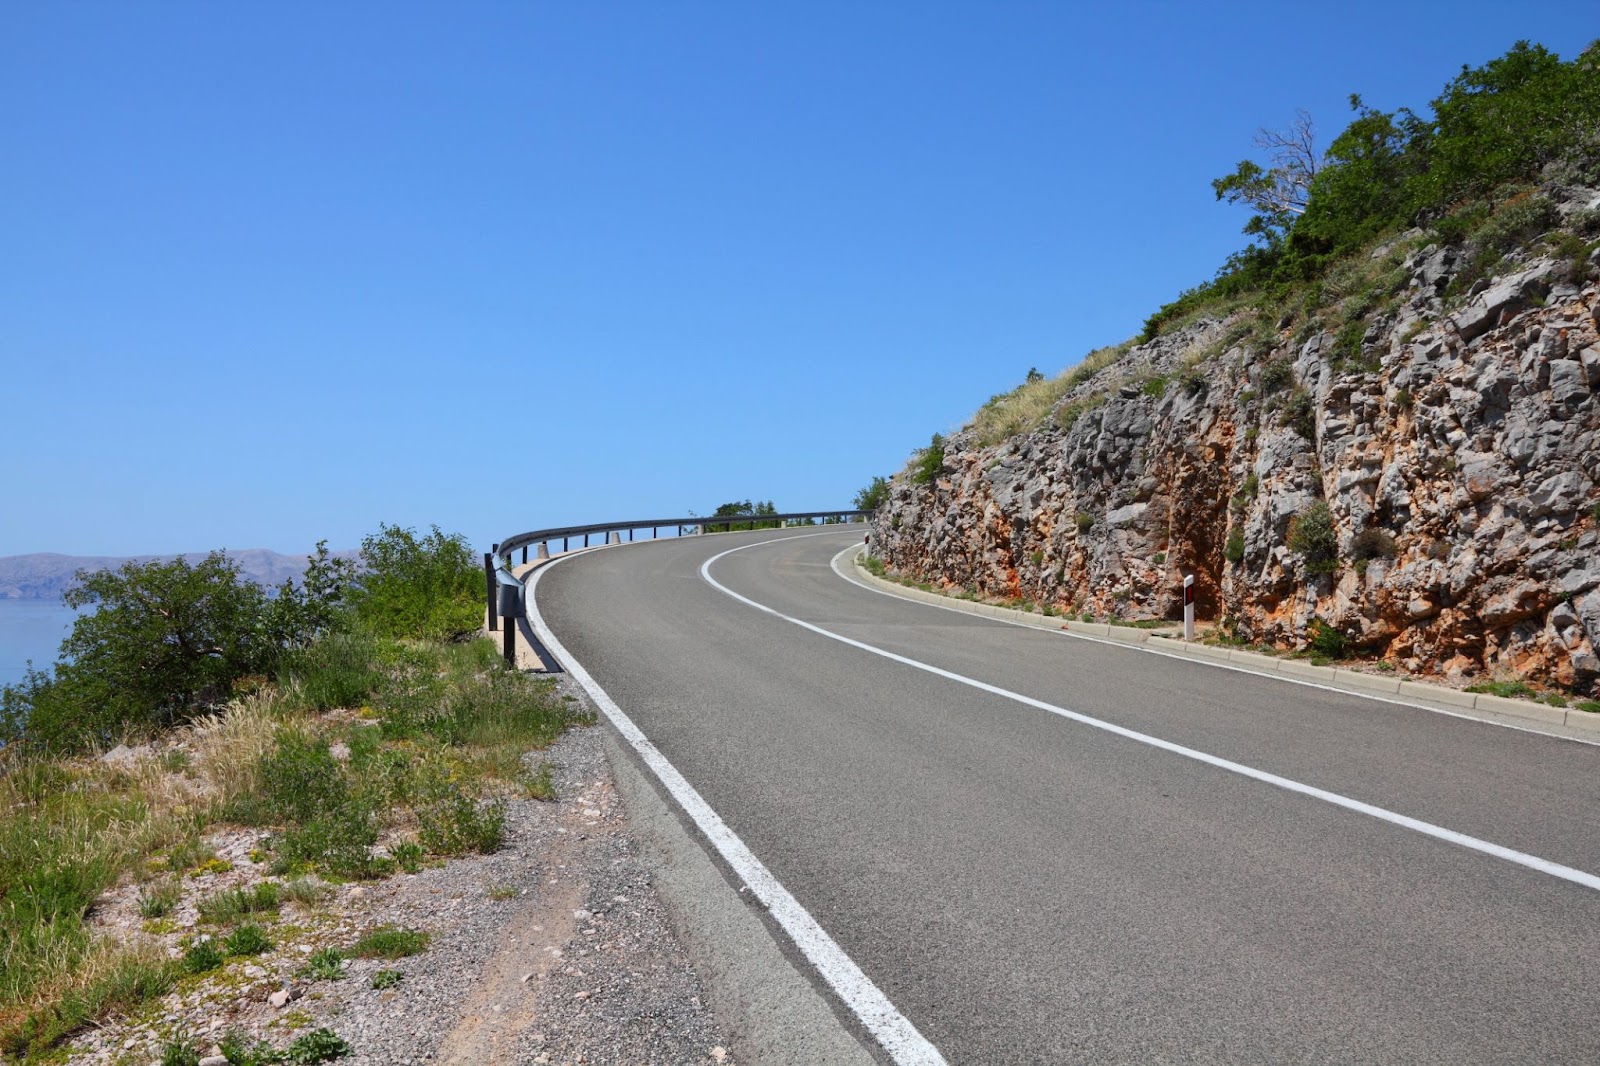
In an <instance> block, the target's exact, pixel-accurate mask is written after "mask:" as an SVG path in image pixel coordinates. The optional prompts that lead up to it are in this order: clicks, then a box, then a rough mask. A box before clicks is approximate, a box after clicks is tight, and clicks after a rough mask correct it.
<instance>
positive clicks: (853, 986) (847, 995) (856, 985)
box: [525, 530, 946, 1066]
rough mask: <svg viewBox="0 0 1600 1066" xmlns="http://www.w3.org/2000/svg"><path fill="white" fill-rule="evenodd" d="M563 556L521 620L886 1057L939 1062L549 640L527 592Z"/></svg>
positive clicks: (927, 1065)
mask: <svg viewBox="0 0 1600 1066" xmlns="http://www.w3.org/2000/svg"><path fill="white" fill-rule="evenodd" d="M836 532H837V531H834V530H830V531H829V532H828V533H806V534H802V535H801V536H798V537H786V538H782V539H785V540H801V539H804V538H805V537H821V536H831V535H834V534H835V533H836ZM747 546H748V545H747ZM724 554H726V553H724ZM565 558H566V557H558V558H556V559H555V560H553V561H551V562H550V563H547V564H546V565H544V566H542V567H540V568H539V569H538V570H535V571H534V572H533V575H532V576H531V577H530V578H529V579H528V583H527V593H526V597H525V598H526V601H527V609H528V620H529V621H530V622H532V623H533V629H534V632H535V633H537V634H538V635H539V639H540V640H541V641H542V642H543V643H544V645H545V647H546V648H548V649H549V650H550V651H551V652H552V653H553V654H554V655H555V656H556V657H557V658H558V659H560V660H561V661H562V663H563V664H564V665H565V666H566V668H567V669H568V671H570V672H571V674H572V676H573V677H574V678H575V679H576V680H577V681H578V683H579V684H580V685H582V686H583V688H584V690H585V691H586V692H588V693H589V697H590V698H591V699H593V700H594V702H595V704H596V705H597V706H598V707H599V708H600V710H601V711H602V712H603V713H604V714H605V716H606V718H607V719H608V720H609V721H610V722H611V724H612V725H613V726H615V727H616V730H617V732H618V733H620V734H622V737H623V739H625V740H626V741H627V742H628V743H629V744H631V745H632V746H633V750H634V751H636V752H638V753H639V757H640V758H642V759H643V760H644V763H645V765H646V766H648V767H650V769H651V771H652V772H653V773H654V774H655V775H656V777H657V778H658V779H659V780H660V781H661V784H662V785H663V786H665V787H666V789H667V791H668V792H669V793H671V794H672V798H673V799H675V800H677V801H678V803H679V805H680V806H682V807H683V809H684V811H685V813H687V814H688V815H689V817H690V818H691V819H693V820H694V824H695V826H696V827H698V828H699V830H700V832H702V833H704V834H705V836H706V839H707V840H709V841H710V842H711V846H712V847H714V848H716V849H717V854H719V855H721V856H722V858H723V861H725V862H726V863H727V864H728V866H729V867H730V868H731V869H732V870H733V871H734V873H736V874H738V875H739V877H740V879H741V880H743V881H744V883H745V884H746V885H748V886H749V887H750V891H752V892H754V893H755V895H756V898H757V899H759V900H760V901H761V902H762V904H763V905H765V906H766V908H767V911H768V913H770V914H771V915H772V917H773V919H774V920H775V921H777V923H778V925H779V926H781V927H782V928H783V931H784V932H785V933H787V934H789V938H790V939H791V940H793V941H794V944H795V947H797V948H799V949H800V953H801V954H802V955H804V956H805V957H806V960H807V961H809V962H810V963H811V965H812V966H814V967H816V969H817V973H818V974H820V975H821V977H822V979H823V980H824V981H826V982H827V983H828V987H829V988H831V989H833V991H834V994H836V995H837V996H838V997H839V998H840V1000H842V1001H843V1002H844V1004H845V1005H846V1006H847V1007H849V1008H850V1010H851V1011H852V1012H854V1014H855V1016H856V1017H857V1018H859V1019H861V1024H862V1025H864V1026H866V1028H867V1031H868V1032H870V1033H871V1034H872V1036H873V1038H874V1039H876V1040H877V1041H878V1043H879V1044H881V1045H882V1046H883V1049H884V1050H885V1051H887V1052H888V1053H889V1057H890V1058H892V1059H893V1060H894V1061H895V1062H896V1063H898V1064H900V1066H946V1063H945V1058H944V1056H943V1055H941V1054H939V1049H938V1048H936V1047H934V1046H933V1045H932V1044H931V1043H929V1042H928V1040H927V1038H926V1037H924V1036H923V1035H922V1034H921V1033H920V1032H918V1031H917V1027H916V1026H914V1025H912V1024H911V1021H910V1020H909V1019H907V1018H906V1017H905V1016H904V1015H903V1014H901V1013H900V1011H899V1010H898V1009H896V1007H895V1005H894V1004H893V1003H891V1002H889V997H888V996H886V995H884V994H883V992H882V990H881V989H879V988H878V986H877V985H875V984H873V983H872V979H871V978H869V977H868V976H867V975H866V974H865V973H863V972H862V970H861V967H859V966H857V965H856V963H855V960H853V959H851V958H850V956H849V955H846V954H845V952H844V949H843V948H841V947H840V946H839V945H838V944H837V943H836V942H835V941H834V939H833V938H832V937H831V936H829V935H828V933H827V931H826V930H824V929H823V928H822V926H821V925H819V924H818V923H817V920H816V919H815V918H813V917H811V914H810V912H808V911H807V910H806V909H805V908H804V907H802V906H801V905H800V902H799V901H798V900H796V899H795V898H794V896H793V895H792V894H791V893H790V892H789V890H788V889H787V888H785V887H783V884H782V882H780V881H779V880H778V879H777V878H776V877H774V876H773V875H772V873H771V872H770V871H769V870H768V869H767V868H766V866H764V865H763V864H762V862H761V860H760V859H757V858H756V857H755V854H754V853H753V852H751V850H750V849H749V848H748V847H746V846H745V843H744V841H743V840H740V839H739V837H738V835H737V834H736V833H734V831H733V830H732V829H730V828H729V827H728V824H727V823H726V822H724V821H723V820H722V818H721V816H719V815H718V814H717V812H716V811H715V810H713V809H712V808H711V805H710V804H709V803H707V802H706V801H705V799H704V798H703V797H702V796H701V795H700V793H699V792H698V791H696V790H695V788H694V786H693V785H691V784H689V782H688V781H687V780H686V779H685V778H684V776H683V775H682V774H681V773H679V772H678V769H677V767H675V766H673V765H672V763H671V762H670V761H668V759H667V757H666V756H665V755H663V754H662V753H661V751H660V749H658V748H657V747H656V746H655V745H654V744H652V743H650V740H649V738H647V737H646V736H645V735H644V733H643V731H641V730H640V729H639V727H638V726H636V725H634V723H633V720H632V719H630V718H629V717H628V716H627V715H626V714H625V713H623V710H622V708H621V707H619V706H617V703H616V701H615V700H613V699H612V698H611V697H610V696H609V695H608V694H607V693H606V690H605V689H603V688H601V687H600V685H599V683H598V682H596V681H595V679H594V678H593V677H591V676H590V675H589V672H588V671H587V670H585V669H584V668H583V664H582V663H580V662H578V660H577V659H575V658H573V656H572V654H571V653H570V652H568V651H567V649H566V648H565V647H563V646H562V644H561V642H560V641H559V640H557V639H556V635H555V634H554V633H552V632H550V627H549V626H547V625H545V622H544V618H543V617H542V616H541V615H540V614H539V610H538V607H537V605H536V604H535V602H534V595H533V593H534V589H535V588H536V587H537V586H538V584H539V578H540V577H541V576H542V575H543V574H545V573H546V572H547V571H548V570H550V568H551V567H553V566H557V565H559V564H560V563H561V562H563V561H564V559H565ZM718 558H721V556H718Z"/></svg>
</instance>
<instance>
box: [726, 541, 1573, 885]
mask: <svg viewBox="0 0 1600 1066" xmlns="http://www.w3.org/2000/svg"><path fill="white" fill-rule="evenodd" d="M765 543H769V542H761V543H758V544H745V545H741V546H740V547H737V548H730V549H728V550H727V551H725V552H721V553H720V554H717V555H713V556H712V557H711V558H709V559H707V560H706V561H705V562H704V563H702V564H701V566H700V576H701V577H703V578H705V580H706V581H707V582H708V583H710V584H711V586H712V587H713V588H716V589H718V590H720V591H721V592H723V593H726V594H727V595H729V596H731V597H733V598H734V599H736V600H738V601H739V602H740V603H743V604H747V605H749V606H751V607H754V608H755V609H756V610H758V611H765V612H766V613H767V614H770V615H773V616H774V617H777V618H781V619H783V620H784V621H785V622H791V623H793V624H794V625H797V626H799V627H801V628H802V629H807V630H810V631H811V632H813V633H816V634H817V635H818V636H823V637H827V638H828V639H829V640H836V641H838V642H839V643H841V644H848V645H849V646H851V647H853V648H859V649H860V650H862V651H865V652H870V653H871V654H873V655H879V656H882V657H883V658H885V659H889V660H891V661H893V662H897V663H900V664H901V665H903V666H909V667H911V668H912V669H915V670H922V671H925V672H926V673H930V674H933V675H935V676H937V677H942V678H944V679H946V680H947V681H954V682H956V683H957V684H960V685H966V686H968V687H969V688H975V689H978V690H979V691H981V692H987V693H989V694H991V695H994V696H1000V697H1002V698H1004V699H1008V700H1014V701H1016V702H1017V703H1021V704H1024V705H1026V706H1029V707H1033V708H1036V709H1038V710H1041V711H1047V712H1049V713H1050V714H1054V715H1059V716H1061V717H1062V718H1066V719H1069V720H1071V721H1074V722H1078V723H1080V724H1082V725H1087V726H1093V727H1094V728H1095V729H1102V730H1104V731H1106V732H1107V733H1112V734H1114V735H1116V736H1119V737H1123V738H1125V739H1127V740H1133V741H1137V742H1138V743H1140V744H1148V745H1149V746H1150V747H1153V748H1159V749H1160V750H1162V751H1165V752H1170V753H1171V754H1173V755H1181V756H1182V757H1184V758H1186V759H1193V760H1195V761H1196V762H1201V763H1205V764H1206V765H1207V766H1214V767H1216V768H1217V769H1219V770H1227V771H1228V772H1230V773H1235V774H1238V775H1240V776H1241V777H1248V778H1250V779H1251V780H1254V781H1260V782H1262V783H1264V784H1268V785H1273V786H1276V787H1277V788H1281V789H1285V790H1286V791H1289V792H1297V793H1299V794H1300V795H1302V796H1309V797H1311V798H1312V799H1319V800H1322V801H1323V802H1325V803H1331V804H1333V805H1334V806H1335V807H1343V808H1344V809H1345V810H1348V811H1354V812H1356V813H1357V814H1365V815H1367V816H1369V817H1372V818H1376V819H1378V820H1379V821H1384V822H1388V823H1390V824H1391V825H1397V826H1400V827H1401V828H1403V829H1410V830H1412V831H1414V832H1417V833H1421V834H1422V835H1424V836H1430V837H1433V838H1434V839H1436V840H1443V841H1445V842H1447V843H1450V844H1457V845H1459V846H1461V847H1463V848H1469V849H1471V850H1472V851H1477V852H1482V853H1483V854H1485V855H1492V856H1494V857H1495V858H1497V859H1504V860H1506V861H1507V862H1514V863H1516V864H1517V865H1519V866H1526V867H1528V868H1529V869H1531V870H1537V871H1539V872H1540V873H1545V874H1549V875H1550V876H1552V877H1559V878H1561V879H1562V880H1564V881H1571V882H1572V883H1573V884H1577V885H1582V886H1584V887H1585V888H1591V889H1595V890H1596V891H1600V877H1597V876H1595V875H1594V874H1591V873H1586V872H1585V871H1583V870H1578V869H1574V868H1573V867H1571V866H1563V865H1561V864H1560V863H1556V862H1551V861H1550V860H1548V859H1541V858H1539V857H1538V856H1537V855H1529V854H1527V853H1526V852H1521V851H1516V850H1514V849H1512V848H1507V847H1503V846H1501V845H1499V844H1494V843H1491V842H1489V841H1487V840H1480V839H1478V838H1477V837H1472V836H1468V835H1467V834H1465V833H1458V832H1456V831H1455V830H1454V829H1446V828H1444V827H1443V826H1439V825H1434V824H1433V823H1431V822H1424V821H1422V820H1421V819H1418V818H1412V817H1410V816H1408V815H1404V814H1398V813H1396V812H1394V811H1391V810H1386V809H1385V808H1383V807H1376V806H1373V805H1372V804H1370V803H1363V802H1362V801H1360V800H1357V799H1351V798H1350V797H1349V796H1342V795H1340V794H1339V793H1337V792H1329V791H1328V790H1326V789H1322V788H1317V787H1316V786H1314V785H1307V784H1303V783H1301V782H1299V781H1295V780H1292V779H1290V778H1287V777H1279V776H1278V775H1277V774H1274V773H1268V772H1267V771H1265V770H1257V769H1256V768H1255V767H1253V766H1245V765H1244V764H1243V763H1236V762H1233V761H1232V760H1231V759H1224V758H1221V757H1219V756H1216V755H1211V754H1208V753H1207V752H1203V751H1198V750H1196V749H1194V748H1189V747H1185V746H1183V745H1182V744H1175V743H1173V742H1172V741H1170V740H1162V739H1161V738H1160V737H1154V736H1151V735H1150V734H1148V733H1140V732H1138V731H1137V730H1133V729H1128V728H1126V727H1125V726H1120V725H1115V724H1113V723H1111V722H1107V721H1105V720H1103V719H1100V718H1093V717H1091V716H1089V715H1087V714H1082V713H1080V712H1078V711H1070V710H1068V709H1067V708H1065V707H1058V706H1057V705H1055V704H1053V703H1046V702H1045V701H1044V700H1039V699H1034V698H1033V697H1032V696H1025V695H1023V694H1022V693H1020V692H1012V691H1011V690H1009V689H1004V688H1001V687H1000V686H998V685H991V684H989V683H988V682H986V681H979V680H977V679H976V678H972V677H967V676H966V675H965V674H958V673H955V672H954V671H951V670H945V669H943V668H942V667H938V666H934V665H932V664H930V663H925V662H920V661H918V660H916V659H911V658H907V657H906V656H904V655H899V654H896V653H895V652H892V651H888V650H886V649H884V648H879V647H875V646H873V645H871V644H867V643H864V642H862V641H859V640H855V639H853V638H851V637H846V636H843V635H841V634H839V633H834V632H832V631H830V630H827V629H823V628H822V627H821V626H818V625H813V624H812V623H810V622H806V621H802V620H801V619H799V618H791V617H790V616H789V615H786V614H784V613H783V612H781V611H777V610H774V609H773V608H771V607H768V606H767V605H766V604H764V603H757V602H756V601H755V600H752V599H750V598H749V597H748V596H741V595H740V594H739V593H737V592H735V591H733V590H732V589H730V588H728V587H727V586H726V585H724V584H722V583H721V582H720V581H718V580H717V579H716V578H714V577H712V576H711V564H712V563H714V562H716V561H717V560H718V559H721V558H723V557H724V556H728V555H732V554H733V553H734V552H741V551H745V550H747V549H749V548H756V547H761V546H762V544H765ZM845 550H846V551H850V550H852V549H850V548H847V549H845ZM840 554H843V553H840ZM835 558H837V556H835Z"/></svg>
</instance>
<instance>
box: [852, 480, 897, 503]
mask: <svg viewBox="0 0 1600 1066" xmlns="http://www.w3.org/2000/svg"><path fill="white" fill-rule="evenodd" d="M888 500H889V482H888V481H887V480H886V479H884V478H881V477H875V478H873V479H872V480H871V481H869V482H867V486H866V488H864V489H862V490H861V491H860V492H858V493H856V498H855V508H856V510H858V511H876V510H877V509H878V508H879V507H882V506H883V505H884V504H885V503H887V502H888Z"/></svg>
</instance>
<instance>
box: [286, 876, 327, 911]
mask: <svg viewBox="0 0 1600 1066" xmlns="http://www.w3.org/2000/svg"><path fill="white" fill-rule="evenodd" d="M332 892H333V890H332V889H331V888H329V887H328V886H327V885H325V884H322V883H321V882H320V881H316V880H313V879H312V878H309V877H297V878H295V879H294V880H293V881H288V882H285V883H284V886H283V889H282V890H281V891H280V892H279V893H278V894H279V897H280V898H281V899H282V900H283V902H286V903H298V904H300V905H301V906H303V907H315V906H317V905H319V904H320V903H322V901H323V900H325V899H327V898H328V896H329V895H330V894H332Z"/></svg>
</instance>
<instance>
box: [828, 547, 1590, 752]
mask: <svg viewBox="0 0 1600 1066" xmlns="http://www.w3.org/2000/svg"><path fill="white" fill-rule="evenodd" d="M860 550H861V545H859V544H857V545H853V546H851V547H849V548H846V549H845V550H844V551H842V552H840V553H839V554H838V555H835V556H834V557H833V572H834V573H836V574H838V575H839V576H840V577H842V578H844V579H845V580H846V581H848V582H850V584H852V585H855V586H856V587H857V588H862V589H865V590H867V591H868V592H873V593H876V594H877V595H879V596H887V597H889V598H890V599H891V600H899V601H900V602H901V603H920V604H921V605H922V606H924V607H932V608H934V609H935V610H939V611H950V612H952V613H954V614H964V615H966V616H967V617H969V618H982V619H983V620H984V621H987V622H998V623H1000V624H1001V625H1003V626H1016V627H1017V628H1018V629H1031V630H1033V631H1034V632H1035V633H1044V634H1045V635H1047V636H1052V637H1066V638H1070V639H1072V640H1086V641H1088V642H1089V643H1091V644H1104V645H1105V646H1106V647H1108V648H1121V649H1122V650H1123V651H1133V652H1139V653H1141V654H1144V655H1159V656H1161V657H1162V658H1164V659H1177V660H1178V661H1179V662H1185V663H1193V664H1194V665H1196V666H1209V667H1212V668H1213V669H1217V670H1232V671H1233V672H1234V673H1236V674H1250V675H1252V676H1254V677H1266V678H1271V679H1272V680H1274V681H1283V682H1286V683H1288V684H1291V685H1300V686H1302V687H1304V688H1316V689H1321V690H1322V691H1323V692H1335V693H1338V694H1339V695H1341V696H1355V697H1358V698H1360V699H1364V700H1371V701H1372V702H1373V703H1387V704H1389V705H1390V706H1393V707H1411V708H1413V709H1415V710H1418V711H1427V712H1429V713H1430V714H1442V715H1444V716H1445V717H1446V718H1459V719H1461V720H1462V721H1463V722H1477V723H1479V724H1480V725H1492V726H1495V727H1497V728H1499V729H1515V730H1516V731H1517V732H1518V733H1532V734H1533V735H1534V736H1539V737H1549V738H1550V739H1551V740H1567V741H1571V742H1572V743H1574V744H1587V745H1589V746H1590V747H1592V748H1600V740H1590V739H1589V738H1588V737H1576V736H1572V735H1571V734H1568V733H1551V732H1549V731H1548V730H1545V729H1539V728H1537V727H1535V726H1528V725H1518V724H1516V723H1515V722H1503V721H1501V720H1500V719H1498V718H1481V717H1479V716H1478V715H1475V714H1466V713H1464V712H1462V711H1453V710H1451V709H1450V708H1448V707H1435V706H1433V705H1432V704H1428V703H1417V702H1415V701H1414V700H1402V699H1399V698H1397V697H1395V696H1385V695H1384V694H1383V693H1381V692H1369V691H1367V690H1366V689H1356V688H1339V687H1338V686H1337V685H1328V684H1324V683H1323V682H1321V681H1312V680H1311V679H1310V678H1305V677H1291V676H1290V675H1288V674H1279V673H1274V672H1272V671H1268V670H1252V669H1251V668H1250V667H1248V666H1240V665H1239V664H1238V663H1224V662H1218V661H1217V660H1216V659H1205V658H1196V657H1193V656H1188V655H1180V654H1178V653H1177V652H1173V651H1168V650H1166V649H1165V648H1152V647H1150V646H1149V645H1147V644H1132V643H1129V642H1128V641H1125V640H1111V639H1108V638H1106V637H1096V636H1093V635H1091V634H1088V633H1074V632H1073V631H1072V630H1071V629H1046V628H1045V627H1044V626H1035V625H1029V624H1028V623H1027V622H1018V621H1015V620H1014V619H1010V618H1001V617H1000V616H998V615H991V614H977V613H975V612H972V611H963V610H962V609H961V608H959V607H954V606H951V605H949V604H944V603H933V602H931V601H929V600H923V599H912V598H911V597H910V596H899V595H896V594H895V593H893V592H890V591H889V590H888V589H880V588H876V587H874V586H872V585H869V584H867V583H866V582H865V581H862V580H861V579H860V578H858V577H856V576H854V575H853V574H850V573H848V572H847V570H846V569H845V567H844V566H841V565H840V563H839V560H840V559H842V558H843V557H844V556H845V555H848V554H849V553H850V552H854V551H860Z"/></svg>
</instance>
